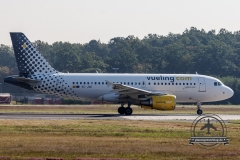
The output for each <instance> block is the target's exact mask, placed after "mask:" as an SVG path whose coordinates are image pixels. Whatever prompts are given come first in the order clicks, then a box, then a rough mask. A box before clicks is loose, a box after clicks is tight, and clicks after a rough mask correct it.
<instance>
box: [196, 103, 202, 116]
mask: <svg viewBox="0 0 240 160" xmlns="http://www.w3.org/2000/svg"><path fill="white" fill-rule="evenodd" d="M202 113H203V111H202V110H201V102H197V114H198V115H202Z"/></svg>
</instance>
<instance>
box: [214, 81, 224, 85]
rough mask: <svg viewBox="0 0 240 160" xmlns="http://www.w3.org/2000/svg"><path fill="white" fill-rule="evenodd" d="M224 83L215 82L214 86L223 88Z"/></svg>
mask: <svg viewBox="0 0 240 160" xmlns="http://www.w3.org/2000/svg"><path fill="white" fill-rule="evenodd" d="M221 85H222V83H221V82H214V86H221Z"/></svg>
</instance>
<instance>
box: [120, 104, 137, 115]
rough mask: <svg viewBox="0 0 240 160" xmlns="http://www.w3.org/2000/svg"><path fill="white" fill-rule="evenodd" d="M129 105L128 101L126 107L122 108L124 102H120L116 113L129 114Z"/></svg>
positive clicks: (130, 110) (130, 111) (130, 109)
mask: <svg viewBox="0 0 240 160" xmlns="http://www.w3.org/2000/svg"><path fill="white" fill-rule="evenodd" d="M130 106H131V103H128V107H126V108H124V103H121V107H119V108H118V113H119V114H125V115H131V114H132V112H133V111H132V108H131V107H130Z"/></svg>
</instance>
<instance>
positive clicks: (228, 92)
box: [225, 86, 234, 99]
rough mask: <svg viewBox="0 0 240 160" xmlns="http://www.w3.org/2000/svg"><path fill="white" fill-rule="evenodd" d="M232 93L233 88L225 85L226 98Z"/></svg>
mask: <svg viewBox="0 0 240 160" xmlns="http://www.w3.org/2000/svg"><path fill="white" fill-rule="evenodd" d="M233 94H234V92H233V90H232V89H231V88H229V87H227V86H226V89H225V96H226V99H228V98H231V97H232V96H233Z"/></svg>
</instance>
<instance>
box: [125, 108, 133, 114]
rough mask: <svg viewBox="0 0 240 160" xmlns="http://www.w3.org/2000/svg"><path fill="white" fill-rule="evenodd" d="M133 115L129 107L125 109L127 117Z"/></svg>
mask: <svg viewBox="0 0 240 160" xmlns="http://www.w3.org/2000/svg"><path fill="white" fill-rule="evenodd" d="M131 114H132V108H130V107H127V108H125V115H131Z"/></svg>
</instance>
